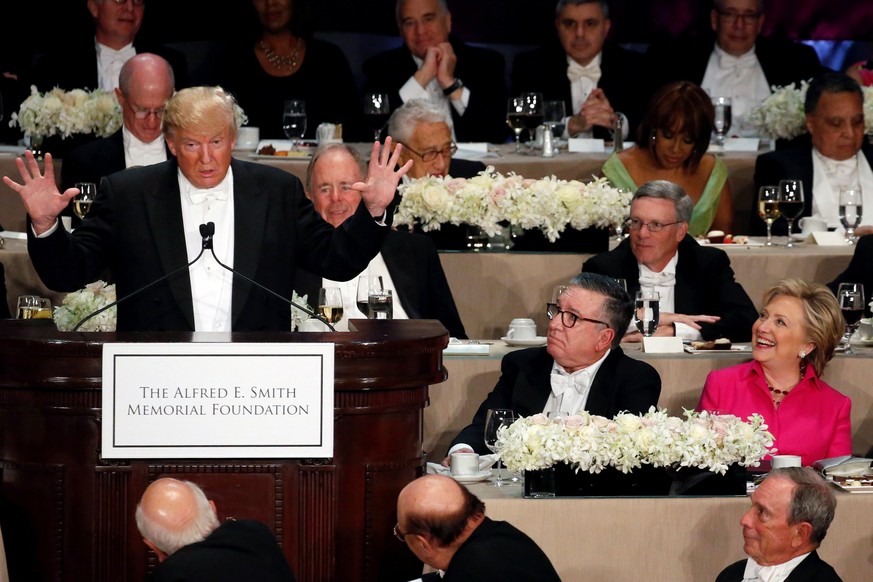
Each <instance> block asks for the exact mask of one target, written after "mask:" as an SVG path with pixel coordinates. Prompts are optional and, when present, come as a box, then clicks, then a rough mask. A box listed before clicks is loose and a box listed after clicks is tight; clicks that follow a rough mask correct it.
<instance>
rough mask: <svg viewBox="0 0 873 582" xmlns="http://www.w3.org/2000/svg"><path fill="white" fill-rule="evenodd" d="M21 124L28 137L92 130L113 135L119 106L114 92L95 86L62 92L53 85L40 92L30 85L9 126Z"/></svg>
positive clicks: (117, 126) (119, 109) (92, 131)
mask: <svg viewBox="0 0 873 582" xmlns="http://www.w3.org/2000/svg"><path fill="white" fill-rule="evenodd" d="M16 125H17V126H18V127H20V128H21V129H22V130H24V131H25V132H26V133H28V134H29V135H30V136H31V137H34V136H39V137H49V136H53V135H59V136H61V137H63V138H68V137H70V136H72V135H73V134H88V133H93V134H95V135H97V136H99V137H106V136H108V135H112V134H113V133H115V132H116V131H118V129H119V128H120V127H121V106H120V105H119V104H118V100H117V99H116V98H115V95H114V94H113V93H110V92H107V91H104V90H102V89H97V90H95V91H91V92H89V91H85V90H84V89H73V90H72V91H64V90H62V89H59V88H57V87H55V88H54V89H52V90H51V91H47V92H46V93H40V92H39V91H37V90H36V87H35V86H31V87H30V96H29V97H28V98H27V99H25V100H24V102H22V103H21V107H20V108H19V110H18V112H16V113H13V114H12V117H11V118H10V120H9V127H15V126H16Z"/></svg>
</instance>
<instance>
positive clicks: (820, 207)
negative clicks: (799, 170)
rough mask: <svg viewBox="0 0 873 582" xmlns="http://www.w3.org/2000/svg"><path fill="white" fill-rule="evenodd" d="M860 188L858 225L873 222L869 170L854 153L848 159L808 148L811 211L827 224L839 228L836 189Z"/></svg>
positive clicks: (864, 160) (871, 173)
mask: <svg viewBox="0 0 873 582" xmlns="http://www.w3.org/2000/svg"><path fill="white" fill-rule="evenodd" d="M849 188H853V189H856V190H858V189H860V190H861V201H862V204H863V207H862V216H861V224H862V225H863V224H867V225H869V224H873V170H871V169H870V164H869V163H868V162H867V157H866V156H865V155H864V154H863V153H862V152H858V153H857V154H855V157H853V158H849V159H848V160H842V161H837V160H832V159H830V158H826V157H824V156H823V155H822V154H821V152H819V151H818V150H817V149H816V148H815V147H813V148H812V194H813V196H812V214H813V215H816V216H821V217H823V218H824V219H825V220H827V221H828V227H830V228H837V229H838V230H840V231H842V230H843V225H842V224H841V223H840V209H839V205H840V190H845V189H849Z"/></svg>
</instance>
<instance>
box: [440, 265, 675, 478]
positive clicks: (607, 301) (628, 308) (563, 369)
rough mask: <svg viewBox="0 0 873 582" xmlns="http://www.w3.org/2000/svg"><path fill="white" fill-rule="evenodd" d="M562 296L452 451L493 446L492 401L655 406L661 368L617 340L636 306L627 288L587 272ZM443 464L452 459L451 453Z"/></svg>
mask: <svg viewBox="0 0 873 582" xmlns="http://www.w3.org/2000/svg"><path fill="white" fill-rule="evenodd" d="M557 301H558V302H557V303H556V304H549V305H548V310H547V314H548V317H549V319H550V320H551V321H550V322H549V331H548V338H547V340H546V347H544V348H528V349H525V350H519V351H516V352H511V353H509V354H507V355H506V356H505V357H504V358H503V362H502V363H501V366H500V379H499V380H498V381H497V385H496V386H495V387H494V390H492V391H491V393H490V394H488V396H487V397H486V398H485V401H484V402H483V403H482V405H481V406H480V407H479V410H478V411H477V412H476V415H475V416H474V417H473V422H472V423H471V424H470V425H469V426H467V427H466V428H465V429H463V430H462V431H461V432H460V433H459V434H458V435H457V436H456V437H455V438H454V440H453V441H452V446H451V448H450V449H449V454H451V453H455V452H462V451H471V450H472V451H475V452H477V453H479V454H487V453H489V451H488V449H487V448H486V447H485V442H484V438H485V419H486V415H487V413H488V410H489V409H491V408H509V409H512V410H514V411H515V412H516V413H517V414H518V415H519V416H531V415H533V414H538V413H549V412H567V413H569V414H575V413H577V412H579V411H581V410H585V411H588V412H589V413H591V414H597V415H600V416H606V417H608V418H612V417H613V416H615V415H616V414H618V413H619V412H621V411H627V412H630V413H633V414H638V413H642V412H645V411H646V410H648V409H649V407H650V406H655V405H657V403H658V397H659V396H660V394H661V377H660V376H659V375H658V372H657V371H655V369H654V368H652V367H651V366H650V365H649V364H647V363H645V362H641V361H639V360H635V359H633V358H630V357H628V356H626V355H625V354H624V352H623V351H622V349H621V347H619V342H621V338H622V335H623V334H624V332H625V330H626V329H627V326H628V324H629V323H630V319H631V314H632V312H633V302H632V301H631V300H630V297H629V296H628V294H627V292H626V291H625V290H624V288H623V287H622V286H621V285H620V284H619V283H618V282H617V281H616V280H615V279H613V278H611V277H605V276H603V275H597V274H595V273H582V274H580V275H578V276H576V277H574V278H573V279H572V280H571V281H570V284H569V286H568V287H567V288H566V289H565V290H564V291H563V292H562V293H561V294H560V296H559V297H558V299H557ZM443 464H444V465H447V464H448V457H446V459H444V460H443Z"/></svg>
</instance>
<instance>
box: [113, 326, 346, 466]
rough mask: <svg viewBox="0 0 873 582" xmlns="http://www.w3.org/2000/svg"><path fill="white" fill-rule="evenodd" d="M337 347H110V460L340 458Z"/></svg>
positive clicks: (321, 345)
mask: <svg viewBox="0 0 873 582" xmlns="http://www.w3.org/2000/svg"><path fill="white" fill-rule="evenodd" d="M333 384H334V345H333V344H330V343H312V344H307V343H292V344H281V343H257V344H255V343H185V344H180V343H136V344H104V346H103V422H102V437H101V442H102V451H101V456H102V457H103V458H105V459H148V458H162V459H166V458H174V459H197V458H327V457H332V456H333V414H334V392H333V390H334V386H333Z"/></svg>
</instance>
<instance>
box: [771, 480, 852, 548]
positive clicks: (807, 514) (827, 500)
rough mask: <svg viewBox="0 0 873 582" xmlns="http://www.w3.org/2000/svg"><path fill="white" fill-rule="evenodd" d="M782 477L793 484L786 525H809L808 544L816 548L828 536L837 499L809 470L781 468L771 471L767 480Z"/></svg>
mask: <svg viewBox="0 0 873 582" xmlns="http://www.w3.org/2000/svg"><path fill="white" fill-rule="evenodd" d="M774 477H781V478H782V479H788V480H789V481H791V482H793V483H794V490H793V491H792V493H791V502H790V503H789V504H788V525H794V524H796V523H803V522H806V523H809V524H810V525H811V526H812V533H811V534H810V541H812V542H813V543H814V544H815V545H816V546H818V545H820V544H821V541H822V540H823V539H824V538H825V535H826V534H827V533H828V527H830V525H831V522H832V521H833V520H834V514H835V513H836V510H837V498H836V497H835V496H834V492H833V489H831V487H830V486H828V484H827V481H825V480H824V479H823V478H822V477H821V475H819V474H818V473H816V472H815V470H813V469H810V468H809V467H783V468H781V469H774V470H772V471H770V474H769V475H768V476H767V479H772V478H774Z"/></svg>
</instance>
